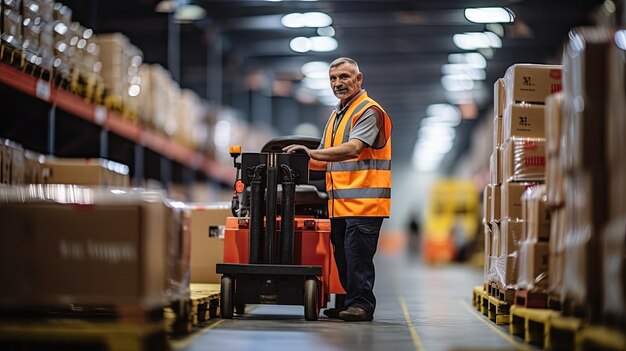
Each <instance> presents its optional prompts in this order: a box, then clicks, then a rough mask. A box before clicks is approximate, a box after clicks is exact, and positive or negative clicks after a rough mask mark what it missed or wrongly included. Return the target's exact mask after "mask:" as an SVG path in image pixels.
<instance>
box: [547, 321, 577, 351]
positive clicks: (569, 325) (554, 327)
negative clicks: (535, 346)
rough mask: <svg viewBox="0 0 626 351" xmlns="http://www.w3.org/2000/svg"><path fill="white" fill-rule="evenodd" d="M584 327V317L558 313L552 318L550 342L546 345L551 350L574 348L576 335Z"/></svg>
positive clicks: (549, 332) (549, 331) (549, 327)
mask: <svg viewBox="0 0 626 351" xmlns="http://www.w3.org/2000/svg"><path fill="white" fill-rule="evenodd" d="M582 327H583V321H582V319H580V318H575V317H566V316H563V315H561V314H557V315H555V316H553V317H552V318H551V319H550V323H549V326H548V336H547V338H548V342H547V345H544V346H545V347H546V348H549V349H550V350H574V347H575V345H576V335H577V334H578V333H579V332H580V331H581V329H582Z"/></svg>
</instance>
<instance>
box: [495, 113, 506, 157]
mask: <svg viewBox="0 0 626 351" xmlns="http://www.w3.org/2000/svg"><path fill="white" fill-rule="evenodd" d="M502 123H503V121H502V117H498V116H495V117H494V118H493V149H494V150H495V149H498V148H499V147H500V146H501V145H502V143H503V142H504V138H503V132H502Z"/></svg>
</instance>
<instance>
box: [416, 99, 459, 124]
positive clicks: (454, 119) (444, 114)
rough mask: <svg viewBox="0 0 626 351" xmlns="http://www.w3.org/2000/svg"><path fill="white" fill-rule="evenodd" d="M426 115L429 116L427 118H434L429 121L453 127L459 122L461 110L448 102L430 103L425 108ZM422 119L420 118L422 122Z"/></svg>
mask: <svg viewBox="0 0 626 351" xmlns="http://www.w3.org/2000/svg"><path fill="white" fill-rule="evenodd" d="M426 115H428V116H431V117H427V118H434V120H432V121H431V122H437V123H440V124H446V125H450V126H453V127H454V126H457V125H459V123H461V112H460V111H459V109H458V108H456V107H454V106H452V105H450V104H432V105H430V106H428V107H427V108H426ZM427 118H424V119H427ZM424 119H422V122H424ZM427 122H428V121H427Z"/></svg>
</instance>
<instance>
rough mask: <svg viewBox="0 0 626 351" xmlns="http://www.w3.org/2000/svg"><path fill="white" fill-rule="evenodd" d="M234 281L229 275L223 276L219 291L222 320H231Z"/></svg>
mask: <svg viewBox="0 0 626 351" xmlns="http://www.w3.org/2000/svg"><path fill="white" fill-rule="evenodd" d="M234 283H235V280H234V279H233V277H231V276H230V275H223V276H222V281H221V291H220V316H221V317H222V318H226V319H231V318H233V293H234V286H235V284H234Z"/></svg>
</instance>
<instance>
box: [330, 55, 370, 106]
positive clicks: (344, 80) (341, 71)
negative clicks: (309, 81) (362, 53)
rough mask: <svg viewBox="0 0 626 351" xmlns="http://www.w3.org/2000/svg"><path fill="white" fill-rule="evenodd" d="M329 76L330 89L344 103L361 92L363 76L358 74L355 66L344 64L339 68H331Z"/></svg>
mask: <svg viewBox="0 0 626 351" xmlns="http://www.w3.org/2000/svg"><path fill="white" fill-rule="evenodd" d="M328 74H329V76H330V87H331V88H332V89H333V93H335V96H336V97H337V98H338V99H339V100H341V102H342V103H346V102H348V99H350V98H351V97H352V96H354V95H355V94H356V93H358V92H359V91H361V82H362V80H363V74H361V73H360V72H357V70H356V67H354V66H353V65H351V64H349V63H342V64H340V65H339V66H336V67H331V68H330V70H329V71H328Z"/></svg>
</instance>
